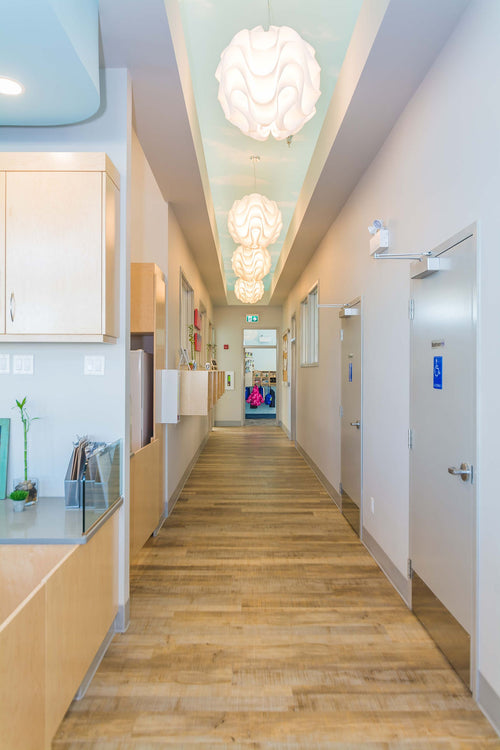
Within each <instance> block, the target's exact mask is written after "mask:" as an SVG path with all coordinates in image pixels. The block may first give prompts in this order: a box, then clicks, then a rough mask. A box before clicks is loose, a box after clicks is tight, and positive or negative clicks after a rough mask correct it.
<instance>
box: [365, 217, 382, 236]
mask: <svg viewBox="0 0 500 750" xmlns="http://www.w3.org/2000/svg"><path fill="white" fill-rule="evenodd" d="M383 226H384V222H383V221H381V219H374V221H373V224H370V226H369V227H368V231H369V232H370V234H377V232H378V231H379V229H382V227H383Z"/></svg>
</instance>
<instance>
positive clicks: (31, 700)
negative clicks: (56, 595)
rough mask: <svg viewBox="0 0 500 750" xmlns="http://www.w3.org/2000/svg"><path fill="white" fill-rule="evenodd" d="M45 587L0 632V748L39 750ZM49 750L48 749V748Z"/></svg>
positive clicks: (42, 717)
mask: <svg viewBox="0 0 500 750" xmlns="http://www.w3.org/2000/svg"><path fill="white" fill-rule="evenodd" d="M44 644H45V587H41V588H38V589H36V590H35V591H34V592H33V594H32V595H31V597H30V598H29V601H27V603H26V604H25V606H24V607H23V608H22V609H20V610H19V612H18V613H17V614H16V616H15V619H14V620H12V621H10V622H8V623H7V624H6V625H5V626H4V627H2V628H1V629H0V676H1V678H2V679H0V727H1V730H0V737H1V739H0V747H2V748H3V750H20V749H21V748H22V749H23V750H41V749H42V748H43V747H44V745H43V737H44V731H45V703H44V700H43V697H44V689H45V684H44V674H45V648H44ZM49 747H50V745H49Z"/></svg>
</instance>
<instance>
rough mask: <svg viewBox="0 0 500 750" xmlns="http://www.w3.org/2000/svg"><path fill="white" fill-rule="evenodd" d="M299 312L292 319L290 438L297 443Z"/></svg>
mask: <svg viewBox="0 0 500 750" xmlns="http://www.w3.org/2000/svg"><path fill="white" fill-rule="evenodd" d="M297 374H298V367H297V313H296V312H294V313H293V315H292V317H291V319H290V377H291V382H290V440H292V441H293V442H294V443H295V444H296V443H297Z"/></svg>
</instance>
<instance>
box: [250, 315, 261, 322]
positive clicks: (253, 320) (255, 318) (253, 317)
mask: <svg viewBox="0 0 500 750" xmlns="http://www.w3.org/2000/svg"><path fill="white" fill-rule="evenodd" d="M258 322H259V316H258V315H247V323H258Z"/></svg>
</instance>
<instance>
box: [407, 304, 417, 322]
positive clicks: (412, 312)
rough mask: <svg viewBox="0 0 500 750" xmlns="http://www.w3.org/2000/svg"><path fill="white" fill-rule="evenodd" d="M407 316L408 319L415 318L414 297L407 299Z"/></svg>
mask: <svg viewBox="0 0 500 750" xmlns="http://www.w3.org/2000/svg"><path fill="white" fill-rule="evenodd" d="M408 317H409V319H410V320H413V319H414V318H415V300H414V299H409V300H408Z"/></svg>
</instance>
